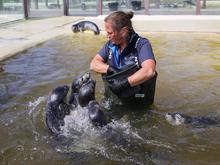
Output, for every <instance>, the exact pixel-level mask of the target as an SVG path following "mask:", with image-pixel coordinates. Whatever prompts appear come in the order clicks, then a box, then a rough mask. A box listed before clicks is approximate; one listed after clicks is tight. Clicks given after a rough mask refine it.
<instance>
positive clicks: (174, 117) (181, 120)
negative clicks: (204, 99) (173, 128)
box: [165, 112, 219, 127]
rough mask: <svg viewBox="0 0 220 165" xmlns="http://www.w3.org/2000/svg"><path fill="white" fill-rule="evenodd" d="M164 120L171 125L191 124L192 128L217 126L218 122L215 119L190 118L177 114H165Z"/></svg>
mask: <svg viewBox="0 0 220 165" xmlns="http://www.w3.org/2000/svg"><path fill="white" fill-rule="evenodd" d="M165 118H166V120H167V121H168V122H169V123H170V124H172V125H181V124H191V125H193V126H199V127H200V126H208V125H217V124H219V122H218V121H217V119H212V118H209V117H203V116H199V117H191V116H188V115H185V114H182V113H179V112H173V113H170V112H168V113H166V114H165Z"/></svg>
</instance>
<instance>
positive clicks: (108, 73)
mask: <svg viewBox="0 0 220 165" xmlns="http://www.w3.org/2000/svg"><path fill="white" fill-rule="evenodd" d="M115 73H117V70H116V69H114V68H113V67H111V66H109V67H108V70H107V75H112V74H115Z"/></svg>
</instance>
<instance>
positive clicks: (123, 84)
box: [108, 78, 130, 94]
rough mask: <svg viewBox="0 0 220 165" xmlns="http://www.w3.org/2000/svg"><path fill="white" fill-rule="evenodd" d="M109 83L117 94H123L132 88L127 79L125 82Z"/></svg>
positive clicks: (110, 81) (114, 80) (109, 81)
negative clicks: (123, 91) (122, 92)
mask: <svg viewBox="0 0 220 165" xmlns="http://www.w3.org/2000/svg"><path fill="white" fill-rule="evenodd" d="M108 83H109V88H110V89H111V90H112V92H113V93H115V94H117V93H119V92H121V91H122V90H123V89H125V88H127V87H130V84H129V82H128V79H127V78H126V79H123V80H117V79H112V80H108Z"/></svg>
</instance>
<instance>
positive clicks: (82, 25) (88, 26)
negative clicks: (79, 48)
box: [72, 21, 100, 35]
mask: <svg viewBox="0 0 220 165" xmlns="http://www.w3.org/2000/svg"><path fill="white" fill-rule="evenodd" d="M85 30H91V31H93V32H94V34H95V35H98V34H99V33H100V30H99V27H98V26H97V25H96V24H95V23H94V22H91V21H80V22H78V23H75V24H73V25H72V31H73V32H74V33H78V32H83V31H85Z"/></svg>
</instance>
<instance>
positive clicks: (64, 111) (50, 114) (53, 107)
mask: <svg viewBox="0 0 220 165" xmlns="http://www.w3.org/2000/svg"><path fill="white" fill-rule="evenodd" d="M68 91H69V87H68V86H66V85H64V86H58V87H56V88H55V89H54V90H53V91H52V92H51V94H50V96H49V98H48V103H47V107H46V125H47V127H48V129H49V130H50V131H51V132H52V133H55V134H58V133H59V132H60V131H61V130H60V127H61V126H64V120H63V119H64V117H65V116H66V115H69V114H70V109H71V105H69V104H66V103H65V98H66V96H67V93H68Z"/></svg>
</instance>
